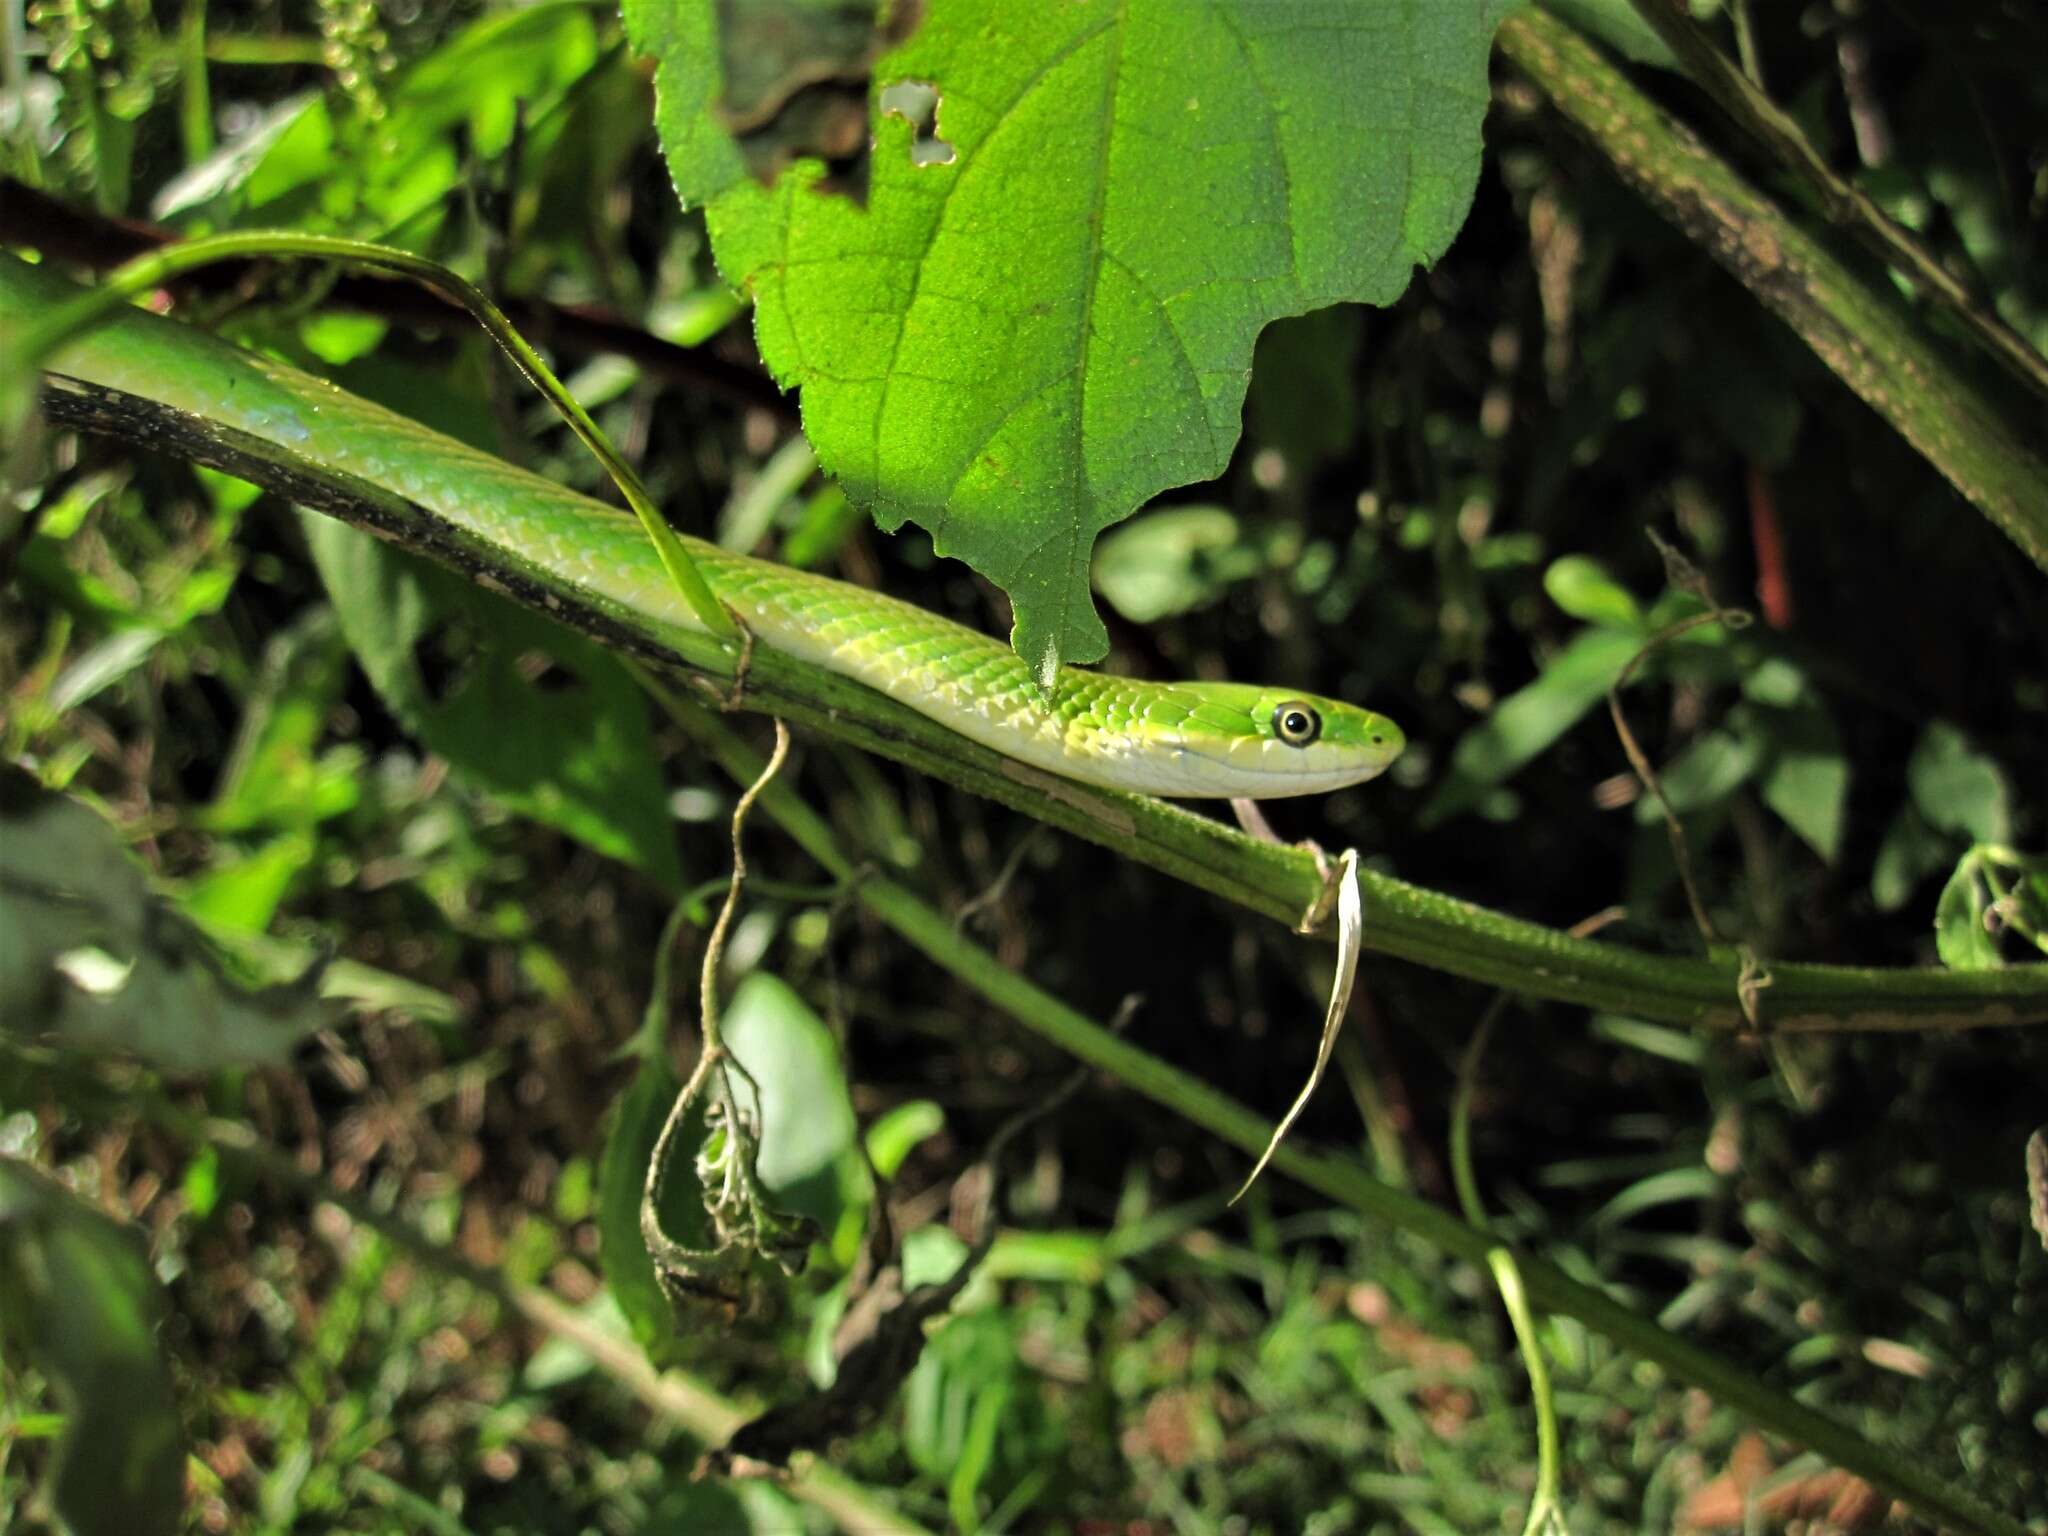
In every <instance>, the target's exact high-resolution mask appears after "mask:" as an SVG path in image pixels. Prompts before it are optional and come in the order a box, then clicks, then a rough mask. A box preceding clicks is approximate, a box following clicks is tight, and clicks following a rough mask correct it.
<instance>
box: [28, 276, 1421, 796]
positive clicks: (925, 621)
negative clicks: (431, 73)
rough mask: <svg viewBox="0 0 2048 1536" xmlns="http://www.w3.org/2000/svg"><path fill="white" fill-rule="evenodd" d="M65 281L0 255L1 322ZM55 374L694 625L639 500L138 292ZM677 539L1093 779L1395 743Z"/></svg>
mask: <svg viewBox="0 0 2048 1536" xmlns="http://www.w3.org/2000/svg"><path fill="white" fill-rule="evenodd" d="M75 291H76V290H75V289H72V288H71V287H70V286H69V285H67V284H65V283H64V282H63V280H62V279H59V278H56V277H54V276H52V275H50V274H47V273H44V272H41V271H39V270H37V269H35V268H33V267H29V266H27V265H24V264H22V263H20V262H17V261H13V260H10V259H8V258H5V257H0V319H6V318H8V317H9V315H10V313H11V315H12V316H13V317H14V318H16V319H19V318H20V317H22V316H25V315H28V314H32V313H34V312H35V311H36V310H37V309H38V308H40V307H43V306H47V305H49V304H52V303H55V302H59V301H61V300H62V299H63V298H64V297H66V296H67V295H68V294H70V293H74V292H75ZM49 371H50V372H52V373H55V374H60V375H64V376H68V377H71V378H74V379H78V380H80V381H83V382H84V383H87V384H90V385H96V386H99V387H101V388H105V389H113V390H119V391H121V392H122V393H125V394H129V395H134V396H139V397H141V398H143V399H146V400H152V401H155V402H158V403H159V404H162V405H165V406H169V407H171V408H172V409H174V410H178V411H182V412H185V413H187V414H190V415H193V416H196V417H200V418H203V419H204V420H206V421H208V422H211V423H214V424H216V425H218V426H222V427H226V428H229V429H231V430H233V431H235V432H239V433H241V434H244V435H246V436H249V437H253V438H256V439H258V440H261V441H263V442H266V443H269V444H272V445H274V446H276V447H278V448H280V449H283V450H285V451H286V452H287V453H289V454H291V455H294V456H296V457H297V458H299V459H300V460H303V461H305V462H308V463H311V464H315V465H318V466H320V467H321V468H323V469H325V470H327V471H330V472H332V473H335V474H338V475H341V476H346V477H348V478H350V479H353V480H355V481H359V482H364V483H367V484H369V485H371V486H374V487H378V488H380V489H382V490H384V491H387V492H389V493H392V494H395V495H398V496H400V497H403V498H404V499H405V500H407V501H409V502H411V503H413V504H414V505H416V506H419V507H421V508H424V509H425V510H426V511H428V512H429V513H431V514H433V515H434V516H435V517H438V518H440V519H441V520H443V521H444V522H445V523H447V524H448V525H449V527H450V528H451V529H453V530H455V531H456V532H457V533H458V534H459V535H460V536H461V537H462V538H463V539H465V540H467V541H472V542H475V543H480V544H482V545H484V546H486V547H488V548H490V549H491V550H493V551H494V552H496V553H497V554H498V555H499V556H500V557H502V558H504V559H505V560H507V561H509V562H510V563H511V564H512V565H513V566H514V567H515V568H517V569H522V570H525V571H528V572H530V573H532V574H533V575H535V576H536V577H537V578H538V579H539V581H540V583H541V584H542V585H543V586H544V587H546V588H551V589H556V590H567V591H570V592H573V593H574V594H575V595H576V596H577V597H578V598H579V599H581V600H583V601H586V602H588V603H590V604H591V605H592V606H594V607H595V608H597V609H598V610H600V611H602V612H606V613H609V614H612V615H615V616H617V617H619V618H621V619H623V620H625V621H626V622H628V623H631V624H633V625H634V626H636V627H638V628H640V629H643V630H651V631H653V632H655V633H660V632H661V631H663V630H679V629H689V630H701V629H702V624H701V622H700V621H699V620H698V619H697V618H696V617H695V615H694V614H693V613H692V611H691V609H690V608H689V607H688V606H687V605H686V604H685V603H683V601H682V600H681V599H680V597H679V596H678V595H677V593H676V591H675V589H674V587H673V585H672V584H671V582H670V580H669V577H668V574H667V572H666V571H665V570H664V569H663V567H662V565H661V563H660V561H659V559H658V558H657V556H656V554H655V551H654V549H653V547H652V546H651V545H650V544H649V542H648V540H647V537H646V535H645V534H644V533H643V532H642V531H641V529H640V528H639V526H638V525H637V524H636V523H635V522H634V521H633V520H632V519H631V518H630V517H627V516H625V515H624V514H622V513H620V512H618V511H616V510H614V509H612V508H610V507H607V506H605V505H604V504H603V503H601V502H598V501H594V500H591V499H589V498H587V497H583V496H579V495H577V494H575V493H573V492H570V491H567V490H565V489H564V488H563V487H561V486H558V485H556V484H554V483H553V482H551V481H548V480H544V479H542V478H540V477H539V476H536V475H532V474H529V473H527V472H526V471H524V470H521V469H519V468H517V467H515V466H513V465H510V464H507V463H505V462H504V461H502V460H500V459H496V458H493V457H491V456H490V455H488V454H485V453H481V452H479V451H477V450H476V449H474V448H471V447H468V446H467V445H465V444H463V443H460V442H458V441H456V440H455V439H453V438H450V437H446V436H443V435H442V434H440V433H437V432H433V431H430V430H428V429H427V428H425V427H422V426H420V425H419V424H418V423H416V422H413V421H410V420H408V419H406V418H405V417H403V416H400V415H398V414H396V413H394V412H392V411H389V410H386V409H385V408H383V407H382V406H379V405H375V404H373V403H371V402H370V401H367V400H364V399H361V398H359V397H358V396H355V395H352V394H349V393H347V392H346V391H344V390H341V389H339V388H337V387H335V386H334V385H332V384H330V383H328V382H326V381H325V380H323V379H319V378H316V377H314V376H313V375H311V374H308V373H304V372H302V371H300V370H299V369H297V368H293V367H291V366H289V365H287V364H285V363H281V362H278V361H276V360H275V359H272V358H268V357H264V356H261V355H259V354H257V353H254V352H249V351H246V350H244V349H242V348H239V347H236V346H233V345H231V344H229V343H227V342H225V341H221V340H219V339H217V338H214V337H210V336H205V335H203V334H201V333H196V332H194V331H193V330H192V328H190V327H188V326H183V325H180V324H178V323H177V322H175V321H170V320H166V319H163V318H161V317H159V316H156V315H152V314H148V313H145V312H142V311H140V310H133V309H131V310H126V311H124V312H122V313H121V314H120V315H119V316H117V317H116V318H115V319H114V320H112V321H111V322H109V323H107V324H105V325H103V326H101V327H100V328H98V329H97V330H95V331H93V332H91V333H90V334H88V335H86V336H85V337H83V338H82V339H80V340H78V341H76V342H74V343H72V344H71V345H69V346H67V347H66V348H65V349H64V350H63V351H62V352H61V353H59V354H58V355H57V356H56V357H55V358H53V359H51V360H50V362H49ZM683 545H684V548H685V549H687V550H688V552H689V554H690V556H691V558H692V559H693V560H694V561H695V563H696V564H697V566H698V569H699V570H700V571H701V572H702V574H703V576H704V578H705V580H706V582H707V583H708V584H709V586H710V588H711V590H712V593H713V594H714V595H715V596H716V597H717V598H718V599H719V600H720V601H721V602H722V603H724V604H725V605H726V606H727V607H728V608H729V609H730V610H731V611H732V612H733V613H734V614H735V615H736V616H737V617H738V618H739V620H740V621H741V623H742V624H743V625H744V626H745V628H746V629H747V630H748V631H750V632H751V634H752V636H753V639H754V641H755V642H756V643H758V644H760V645H764V646H769V647H773V648H774V649H776V650H779V651H783V652H786V653H788V654H790V655H793V656H795V657H797V658H799V659H801V660H804V661H808V662H811V663H813V664H815V665H817V666H820V667H824V668H826V669H827V670H829V671H832V672H835V673H838V674H839V675H841V676H843V677H847V678H851V679H853V680H854V681H856V682H859V683H862V684H865V685H866V686H868V687H870V688H873V689H875V690H877V691H878V692H880V693H883V694H886V695H888V696H889V697H890V698H892V699H895V700H897V701H898V702H899V703H902V704H904V705H906V706H908V707H909V708H911V709H914V710H916V711H917V712H918V713H919V714H921V715H924V716H926V717H927V718H928V719H931V720H933V721H935V722H937V723H938V724H940V725H942V726H944V727H945V728H946V729H948V730H950V731H954V732H957V733H958V734H959V735H961V736H965V737H967V738H969V739H970V740H973V741H976V742H980V743H981V744H982V745H984V746H987V747H990V748H992V749H994V750H995V751H997V752H1000V753H1002V754H1004V755H1005V756H1007V757H1010V758H1013V759H1015V760H1017V761H1018V762H1021V763H1026V764H1029V765H1030V766H1032V767H1035V768H1040V769H1043V770H1045V771H1047V772H1050V773H1054V774H1059V775H1062V776H1064V777H1067V778H1072V779H1078V780H1081V781H1082V782H1084V783H1088V784H1095V785H1100V786H1103V787H1106V788H1111V789H1122V790H1133V791H1138V792H1141V793H1146V794H1154V795H1169V796H1181V797H1209V798H1217V799H1273V798H1278V797H1280V796H1285V795H1307V794H1318V793H1321V792H1324V791H1327V790H1333V789H1339V788H1342V787H1344V786H1346V785H1349V784H1356V783H1359V782H1361V781H1363V780H1366V779H1370V778H1372V777H1374V776H1375V775H1376V774H1378V773H1380V772H1381V771H1382V770H1384V769H1385V768H1386V766H1387V765H1388V764H1389V763H1391V762H1392V761H1393V760H1394V758H1395V757H1396V756H1397V755H1399V753H1400V751H1401V749H1402V747H1403V745H1404V742H1403V738H1402V735H1401V731H1400V729H1399V727H1397V726H1396V725H1395V724H1394V723H1393V722H1392V721H1390V720H1388V719H1387V718H1386V717H1385V716H1383V715H1380V714H1378V713H1375V712H1374V711H1372V710H1369V709H1362V708H1359V707H1357V706H1355V705H1351V704H1346V703H1343V702H1341V701H1339V700H1335V699H1328V698H1322V697H1318V696H1316V695H1314V694H1308V693H1302V692H1298V691H1295V690H1291V689H1286V688H1273V687H1263V686H1259V685H1256V684H1247V683H1231V682H1207V681H1203V682H1147V681H1140V680H1136V679H1132V678H1124V677H1115V676H1110V675H1108V674H1104V673H1099V672H1091V671H1088V670H1085V669H1083V668H1079V667H1063V668H1062V669H1061V670H1060V674H1059V676H1058V679H1057V681H1056V682H1055V684H1054V686H1053V688H1052V690H1051V692H1050V696H1049V697H1048V696H1047V695H1046V694H1043V693H1041V692H1040V691H1039V689H1038V688H1037V686H1036V685H1035V683H1034V681H1033V679H1032V677H1031V674H1030V672H1029V670H1028V669H1027V667H1026V666H1025V664H1024V662H1023V661H1021V660H1020V659H1019V658H1018V656H1017V655H1016V653H1015V652H1014V651H1012V650H1011V649H1010V647H1009V646H1007V645H1004V644H1003V643H1002V642H1000V641H998V640H995V639H993V638H991V637H990V636H988V635H984V634H981V633H979V632H977V631H975V630H972V629H969V628H967V627H966V626H964V625H961V624H956V623H954V622H953V621H952V620H950V619H945V618H942V617H940V616H939V615H937V614H934V613H930V612H927V611H926V610H924V609H922V608H918V607H916V606H914V605H912V604H910V603H906V602H903V601H901V600H899V599H896V598H892V597H888V596H886V595H884V594H881V593H876V592H872V591H869V590H867V589H866V588H863V587H859V586H855V585H853V584H851V583H848V582H844V581H837V580H834V579H832V578H830V577H827V576H821V575H817V574H814V573H811V572H806V571H799V570H794V569H792V568H790V567H788V566H783V565H777V564H774V563H773V562H771V561H766V560H757V559H754V558H751V557H749V556H746V555H741V554H735V553H733V552H732V551H730V550H726V549H723V548H720V547H719V546H718V545H716V544H711V543H707V542H705V541H704V540H701V539H693V538H687V537H686V538H684V540H683Z"/></svg>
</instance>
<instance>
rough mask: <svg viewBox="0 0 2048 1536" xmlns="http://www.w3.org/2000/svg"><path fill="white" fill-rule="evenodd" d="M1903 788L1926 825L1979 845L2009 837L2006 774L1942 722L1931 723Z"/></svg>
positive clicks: (1908, 766) (1909, 763) (2009, 800)
mask: <svg viewBox="0 0 2048 1536" xmlns="http://www.w3.org/2000/svg"><path fill="white" fill-rule="evenodd" d="M1906 787H1907V789H1908V790H1910V791H1911V792H1912V796H1913V803H1914V805H1916V806H1918V807H1919V809H1920V814H1921V815H1922V816H1924V817H1926V818H1927V823H1928V825H1929V826H1932V827H1935V828H1937V829H1938V830H1940V831H1943V832H1953V833H1955V834H1956V835H1957V836H1959V837H1967V838H1969V839H1971V840H1972V841H1974V842H1979V843H2003V842H2007V841H2009V840H2010V839H2011V837H2012V794H2011V791H2010V790H2009V789H2008V788H2007V787H2006V782H2005V775H2004V773H2002V772H2001V771H2000V770H1999V767H1998V765H1997V764H1996V763H1994V762H1993V761H1992V760H1991V759H1990V758H1988V757H1986V756H1985V755H1984V754H1983V753H1981V752H1978V751H1975V750H1974V749H1973V748H1972V747H1971V746H1970V743H1969V741H1968V739H1967V738H1965V737H1964V735H1963V733H1962V732H1961V731H1959V730H1957V729H1956V728H1955V727H1954V726H1952V725H1950V724H1949V723H1948V722H1947V721H1946V720H1930V721H1929V722H1928V723H1927V728H1926V729H1925V730H1923V731H1922V732H1921V733H1920V740H1919V742H1918V744H1916V745H1915V746H1914V748H1913V755H1912V757H1911V758H1909V759H1908V760H1907V762H1906Z"/></svg>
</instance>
